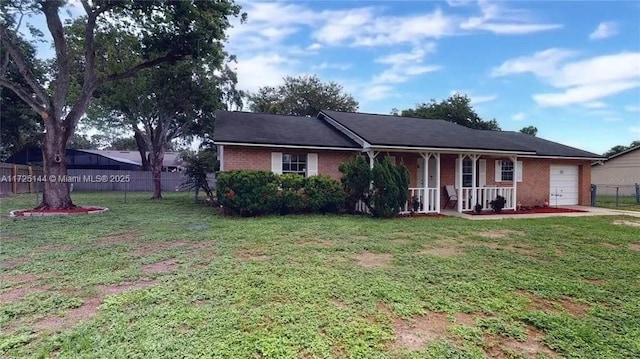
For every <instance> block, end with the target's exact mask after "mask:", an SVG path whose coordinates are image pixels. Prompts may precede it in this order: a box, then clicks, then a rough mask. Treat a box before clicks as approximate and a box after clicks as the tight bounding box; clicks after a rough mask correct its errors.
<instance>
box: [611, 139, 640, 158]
mask: <svg viewBox="0 0 640 359" xmlns="http://www.w3.org/2000/svg"><path fill="white" fill-rule="evenodd" d="M637 146H640V140H636V141H633V142H631V143H630V144H629V146H625V145H617V146H613V147H611V148H610V149H609V151H607V152H605V153H603V154H602V155H603V156H604V157H611V156H613V155H616V154H618V153H620V152H624V151H626V150H628V149H631V148H634V147H637Z"/></svg>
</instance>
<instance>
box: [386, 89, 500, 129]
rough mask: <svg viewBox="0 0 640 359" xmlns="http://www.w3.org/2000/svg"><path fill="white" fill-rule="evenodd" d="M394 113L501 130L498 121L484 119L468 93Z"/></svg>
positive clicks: (393, 112)
mask: <svg viewBox="0 0 640 359" xmlns="http://www.w3.org/2000/svg"><path fill="white" fill-rule="evenodd" d="M391 113H392V114H394V115H398V114H399V115H400V116H404V117H420V118H425V119H431V120H445V121H449V122H453V123H457V124H458V125H462V126H465V127H470V128H475V129H480V130H500V126H499V125H498V122H497V121H496V120H495V119H493V120H489V121H486V120H483V119H482V118H480V116H479V115H478V114H477V113H476V111H475V110H474V109H473V106H471V99H470V98H469V97H468V96H466V95H461V94H457V93H456V94H454V95H452V96H451V97H449V98H447V99H445V100H442V101H440V102H437V101H436V100H431V101H430V102H429V103H422V104H417V105H416V107H415V108H412V109H406V110H402V111H398V110H397V109H394V110H393V111H392V112H391Z"/></svg>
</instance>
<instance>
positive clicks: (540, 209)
mask: <svg viewBox="0 0 640 359" xmlns="http://www.w3.org/2000/svg"><path fill="white" fill-rule="evenodd" d="M574 212H586V211H582V210H579V209H573V208H563V207H532V208H529V209H519V210H517V211H514V210H503V211H502V212H500V213H497V212H494V211H482V212H480V213H475V212H464V213H465V214H471V215H474V216H486V215H503V214H537V213H574Z"/></svg>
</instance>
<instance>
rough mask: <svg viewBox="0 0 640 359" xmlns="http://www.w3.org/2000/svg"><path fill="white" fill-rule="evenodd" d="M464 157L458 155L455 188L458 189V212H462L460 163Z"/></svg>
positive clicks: (460, 154)
mask: <svg viewBox="0 0 640 359" xmlns="http://www.w3.org/2000/svg"><path fill="white" fill-rule="evenodd" d="M464 157H465V156H463V155H462V153H459V154H458V174H459V175H458V183H456V186H457V187H458V212H462V177H463V174H462V161H464Z"/></svg>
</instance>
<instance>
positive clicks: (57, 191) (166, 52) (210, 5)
mask: <svg viewBox="0 0 640 359" xmlns="http://www.w3.org/2000/svg"><path fill="white" fill-rule="evenodd" d="M80 4H81V5H82V9H83V10H84V12H85V15H83V16H80V17H77V18H76V19H75V20H73V21H70V22H67V23H63V21H62V16H61V13H63V12H65V11H66V9H65V6H66V5H67V2H66V1H63V0H57V1H56V0H50V1H40V0H3V1H0V14H1V15H0V16H1V17H0V42H1V43H2V48H3V49H5V51H6V56H4V57H3V58H2V59H1V60H0V86H2V87H4V88H6V89H8V90H10V91H12V92H13V93H14V94H15V95H16V96H17V97H18V98H20V99H21V100H22V101H24V102H25V103H26V104H27V105H28V106H29V107H30V108H31V109H32V110H33V111H34V112H35V113H37V114H38V116H39V117H40V118H41V119H42V121H43V123H44V128H45V136H44V137H45V138H44V143H43V170H44V174H45V176H47V177H48V176H50V175H56V176H60V175H66V173H67V171H66V158H65V156H64V153H65V151H66V148H67V144H68V141H69V139H70V138H71V136H72V135H73V134H74V133H75V131H76V128H77V126H78V123H79V121H80V119H81V117H82V116H83V115H84V113H85V111H86V110H87V107H88V106H89V103H90V101H91V98H92V96H93V93H94V92H95V90H96V89H97V88H98V87H100V86H102V85H104V84H107V83H110V82H112V81H117V80H122V79H126V78H130V77H133V76H135V75H137V74H138V73H139V72H140V71H142V70H145V69H155V68H156V67H158V66H159V65H161V64H164V63H173V62H176V61H179V60H181V59H184V58H201V57H210V58H211V57H215V58H218V59H223V58H224V57H226V54H225V53H224V51H223V43H224V41H225V39H226V36H225V31H226V29H227V28H228V27H229V26H230V22H229V18H231V17H234V16H239V15H240V6H238V5H236V4H235V2H234V1H233V0H218V1H208V0H190V1H187V0H183V1H163V0H147V1H130V0H129V1H112V0H92V1H89V0H81V2H80ZM31 16H41V17H44V20H45V23H46V26H47V30H48V32H49V33H50V35H51V38H52V45H53V48H54V49H55V58H54V59H53V60H52V61H51V66H50V67H49V71H48V72H47V73H46V74H39V73H38V71H36V69H35V68H34V66H33V64H30V63H29V61H28V60H27V57H28V56H27V54H26V51H25V49H24V48H23V47H22V46H21V44H22V43H23V42H24V37H23V35H22V32H21V24H22V20H23V19H24V18H25V17H31ZM241 16H242V18H243V19H244V17H245V15H244V14H242V15H241ZM74 29H78V30H79V31H75V30H74ZM38 32H39V31H32V32H31V33H32V34H38ZM42 39H44V37H42ZM74 43H77V44H80V46H74ZM8 73H18V74H20V75H21V78H22V81H17V80H16V79H14V78H11V77H9V76H7V74H8ZM40 207H41V208H71V207H74V205H73V203H72V201H71V196H70V192H69V187H68V186H67V185H66V184H65V183H61V182H46V183H45V184H44V194H43V201H42V204H41V206H40Z"/></svg>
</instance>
